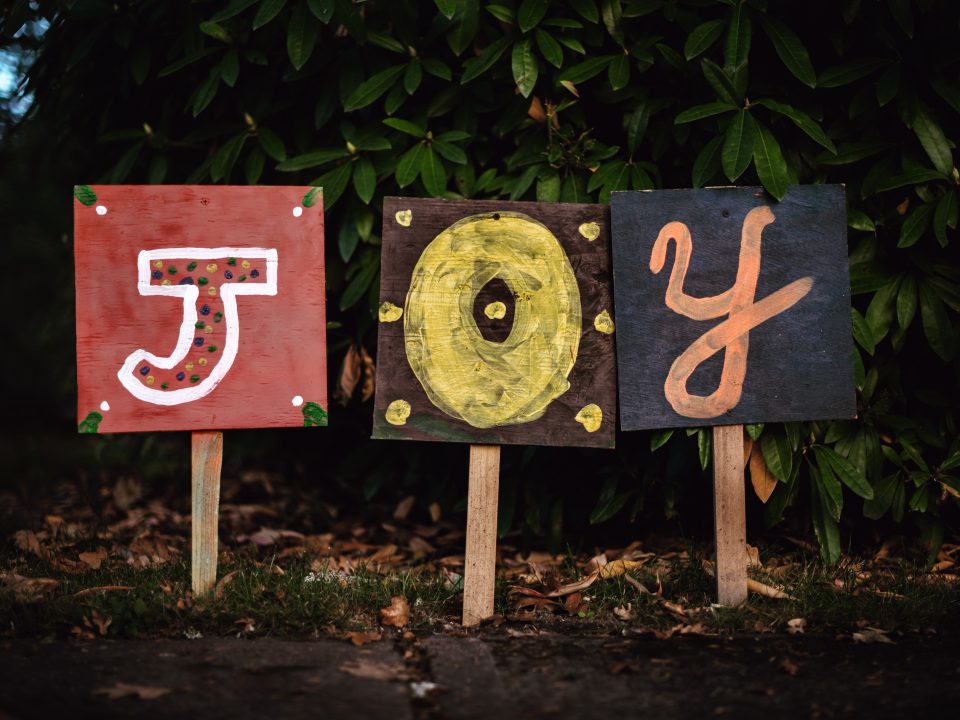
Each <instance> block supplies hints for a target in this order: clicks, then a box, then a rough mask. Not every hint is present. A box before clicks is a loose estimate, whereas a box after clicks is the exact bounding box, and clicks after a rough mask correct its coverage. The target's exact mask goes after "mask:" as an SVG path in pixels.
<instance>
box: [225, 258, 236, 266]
mask: <svg viewBox="0 0 960 720" xmlns="http://www.w3.org/2000/svg"><path fill="white" fill-rule="evenodd" d="M236 264H237V259H236V258H227V265H230V266H231V267H233V266H234V265H236Z"/></svg>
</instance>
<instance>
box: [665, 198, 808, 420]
mask: <svg viewBox="0 0 960 720" xmlns="http://www.w3.org/2000/svg"><path fill="white" fill-rule="evenodd" d="M774 220H776V217H775V216H774V214H773V212H772V211H771V210H770V208H768V207H758V208H754V209H753V210H751V211H750V212H749V213H748V214H747V217H746V218H745V219H744V221H743V228H742V231H741V236H740V264H739V266H738V268H737V279H736V281H734V283H733V285H732V287H730V288H729V289H728V290H726V291H724V292H722V293H720V294H719V295H713V296H711V297H701V298H698V297H693V296H692V295H687V294H686V293H685V292H684V291H683V281H684V279H685V278H686V275H687V269H688V267H689V265H690V255H691V254H692V253H693V238H692V237H691V235H690V230H689V228H688V227H687V226H686V225H684V224H683V223H682V222H670V223H667V224H666V225H664V226H663V228H662V229H661V230H660V234H659V235H658V236H657V241H656V243H654V246H653V252H652V253H651V255H650V270H651V271H652V272H653V273H654V274H657V273H659V272H660V271H661V270H662V269H663V266H664V263H665V261H666V254H667V247H668V246H669V244H670V241H671V240H672V241H674V242H675V243H676V246H677V248H676V257H675V259H674V263H673V270H672V271H671V273H670V281H669V283H668V284H667V292H666V305H667V307H669V308H670V309H671V310H673V311H674V312H676V313H679V314H680V315H684V316H686V317H688V318H690V319H691V320H713V319H715V318H719V317H723V316H727V318H726V320H724V321H723V322H721V323H720V324H719V325H717V326H715V327H714V328H712V329H711V330H709V331H707V332H705V333H704V334H703V335H701V336H700V337H699V338H697V340H695V341H694V342H693V343H692V344H691V345H690V346H689V347H688V348H687V349H686V350H685V351H684V352H683V353H682V354H681V355H680V356H679V357H678V358H677V359H676V360H675V361H674V362H673V365H671V366H670V371H669V373H668V374H667V379H666V381H665V382H664V384H663V390H664V394H665V395H666V398H667V401H668V402H669V403H670V405H671V406H672V407H673V409H674V410H675V411H676V412H677V413H678V414H679V415H683V416H684V417H689V418H714V417H717V416H719V415H722V414H723V413H725V412H728V411H730V410H732V409H733V408H734V407H735V406H736V405H737V403H738V402H740V395H741V393H742V392H743V380H744V377H745V376H746V373H747V353H748V351H749V348H750V331H751V330H753V328H755V327H757V326H758V325H760V324H761V323H763V322H766V321H767V320H769V319H770V318H772V317H774V316H776V315H779V314H780V313H782V312H784V311H785V310H787V309H789V308H791V307H793V306H794V305H795V304H796V303H797V302H799V301H800V300H801V299H802V298H803V297H804V296H805V295H807V293H809V292H810V289H811V288H812V287H813V278H812V277H803V278H800V279H799V280H795V281H794V282H792V283H790V284H789V285H787V286H785V287H783V288H781V289H780V290H777V291H776V292H774V293H772V294H770V295H768V296H767V297H765V298H763V299H762V300H760V301H757V302H754V296H755V294H756V289H757V278H758V277H759V275H760V243H761V237H760V236H761V234H762V233H763V229H764V228H765V227H766V226H767V225H770V224H771V223H773V222H774ZM720 350H725V354H724V358H723V370H722V372H721V375H720V383H719V386H718V387H717V389H716V390H715V391H714V392H713V393H711V394H710V395H707V396H701V395H692V394H690V393H689V392H687V381H688V380H689V379H690V376H691V375H693V373H694V372H695V371H696V369H697V368H698V367H699V366H700V365H701V364H702V363H703V362H705V361H706V360H707V359H709V358H711V357H713V355H715V354H716V353H717V352H719V351H720Z"/></svg>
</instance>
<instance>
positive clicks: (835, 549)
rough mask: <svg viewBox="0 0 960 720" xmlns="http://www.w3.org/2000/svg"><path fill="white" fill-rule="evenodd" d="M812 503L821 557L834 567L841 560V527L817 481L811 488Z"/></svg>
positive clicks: (811, 509) (811, 510)
mask: <svg viewBox="0 0 960 720" xmlns="http://www.w3.org/2000/svg"><path fill="white" fill-rule="evenodd" d="M811 467H812V466H811ZM812 472H813V471H812ZM810 501H811V502H810V504H811V508H810V515H811V517H812V519H813V530H814V532H815V533H816V535H817V542H818V543H819V545H820V557H821V558H822V559H823V561H824V562H825V563H826V564H827V565H834V564H836V562H837V560H839V559H840V526H839V525H838V524H837V521H836V520H834V519H833V516H832V515H831V514H830V510H829V509H828V507H827V505H826V502H825V501H824V499H823V490H822V489H821V487H820V483H818V482H816V480H815V481H814V483H813V485H812V488H811V497H810Z"/></svg>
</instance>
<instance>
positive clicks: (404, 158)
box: [395, 143, 423, 188]
mask: <svg viewBox="0 0 960 720" xmlns="http://www.w3.org/2000/svg"><path fill="white" fill-rule="evenodd" d="M422 153H423V143H417V144H416V145H414V146H413V147H412V148H410V149H409V150H407V151H406V152H405V153H404V154H403V155H401V156H400V162H399V163H398V164H397V171H396V175H395V176H396V179H397V185H399V186H400V187H402V188H403V187H406V186H407V185H409V184H410V183H412V182H413V181H414V180H416V179H417V175H419V174H420V157H421V155H422Z"/></svg>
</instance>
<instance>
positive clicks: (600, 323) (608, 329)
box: [593, 310, 614, 335]
mask: <svg viewBox="0 0 960 720" xmlns="http://www.w3.org/2000/svg"><path fill="white" fill-rule="evenodd" d="M593 326H594V327H595V328H596V329H597V332H602V333H603V334H604V335H613V331H614V325H613V318H612V317H610V313H608V312H607V311H606V310H604V311H603V312H601V313H600V314H599V315H597V316H596V317H595V318H594V319H593Z"/></svg>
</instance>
